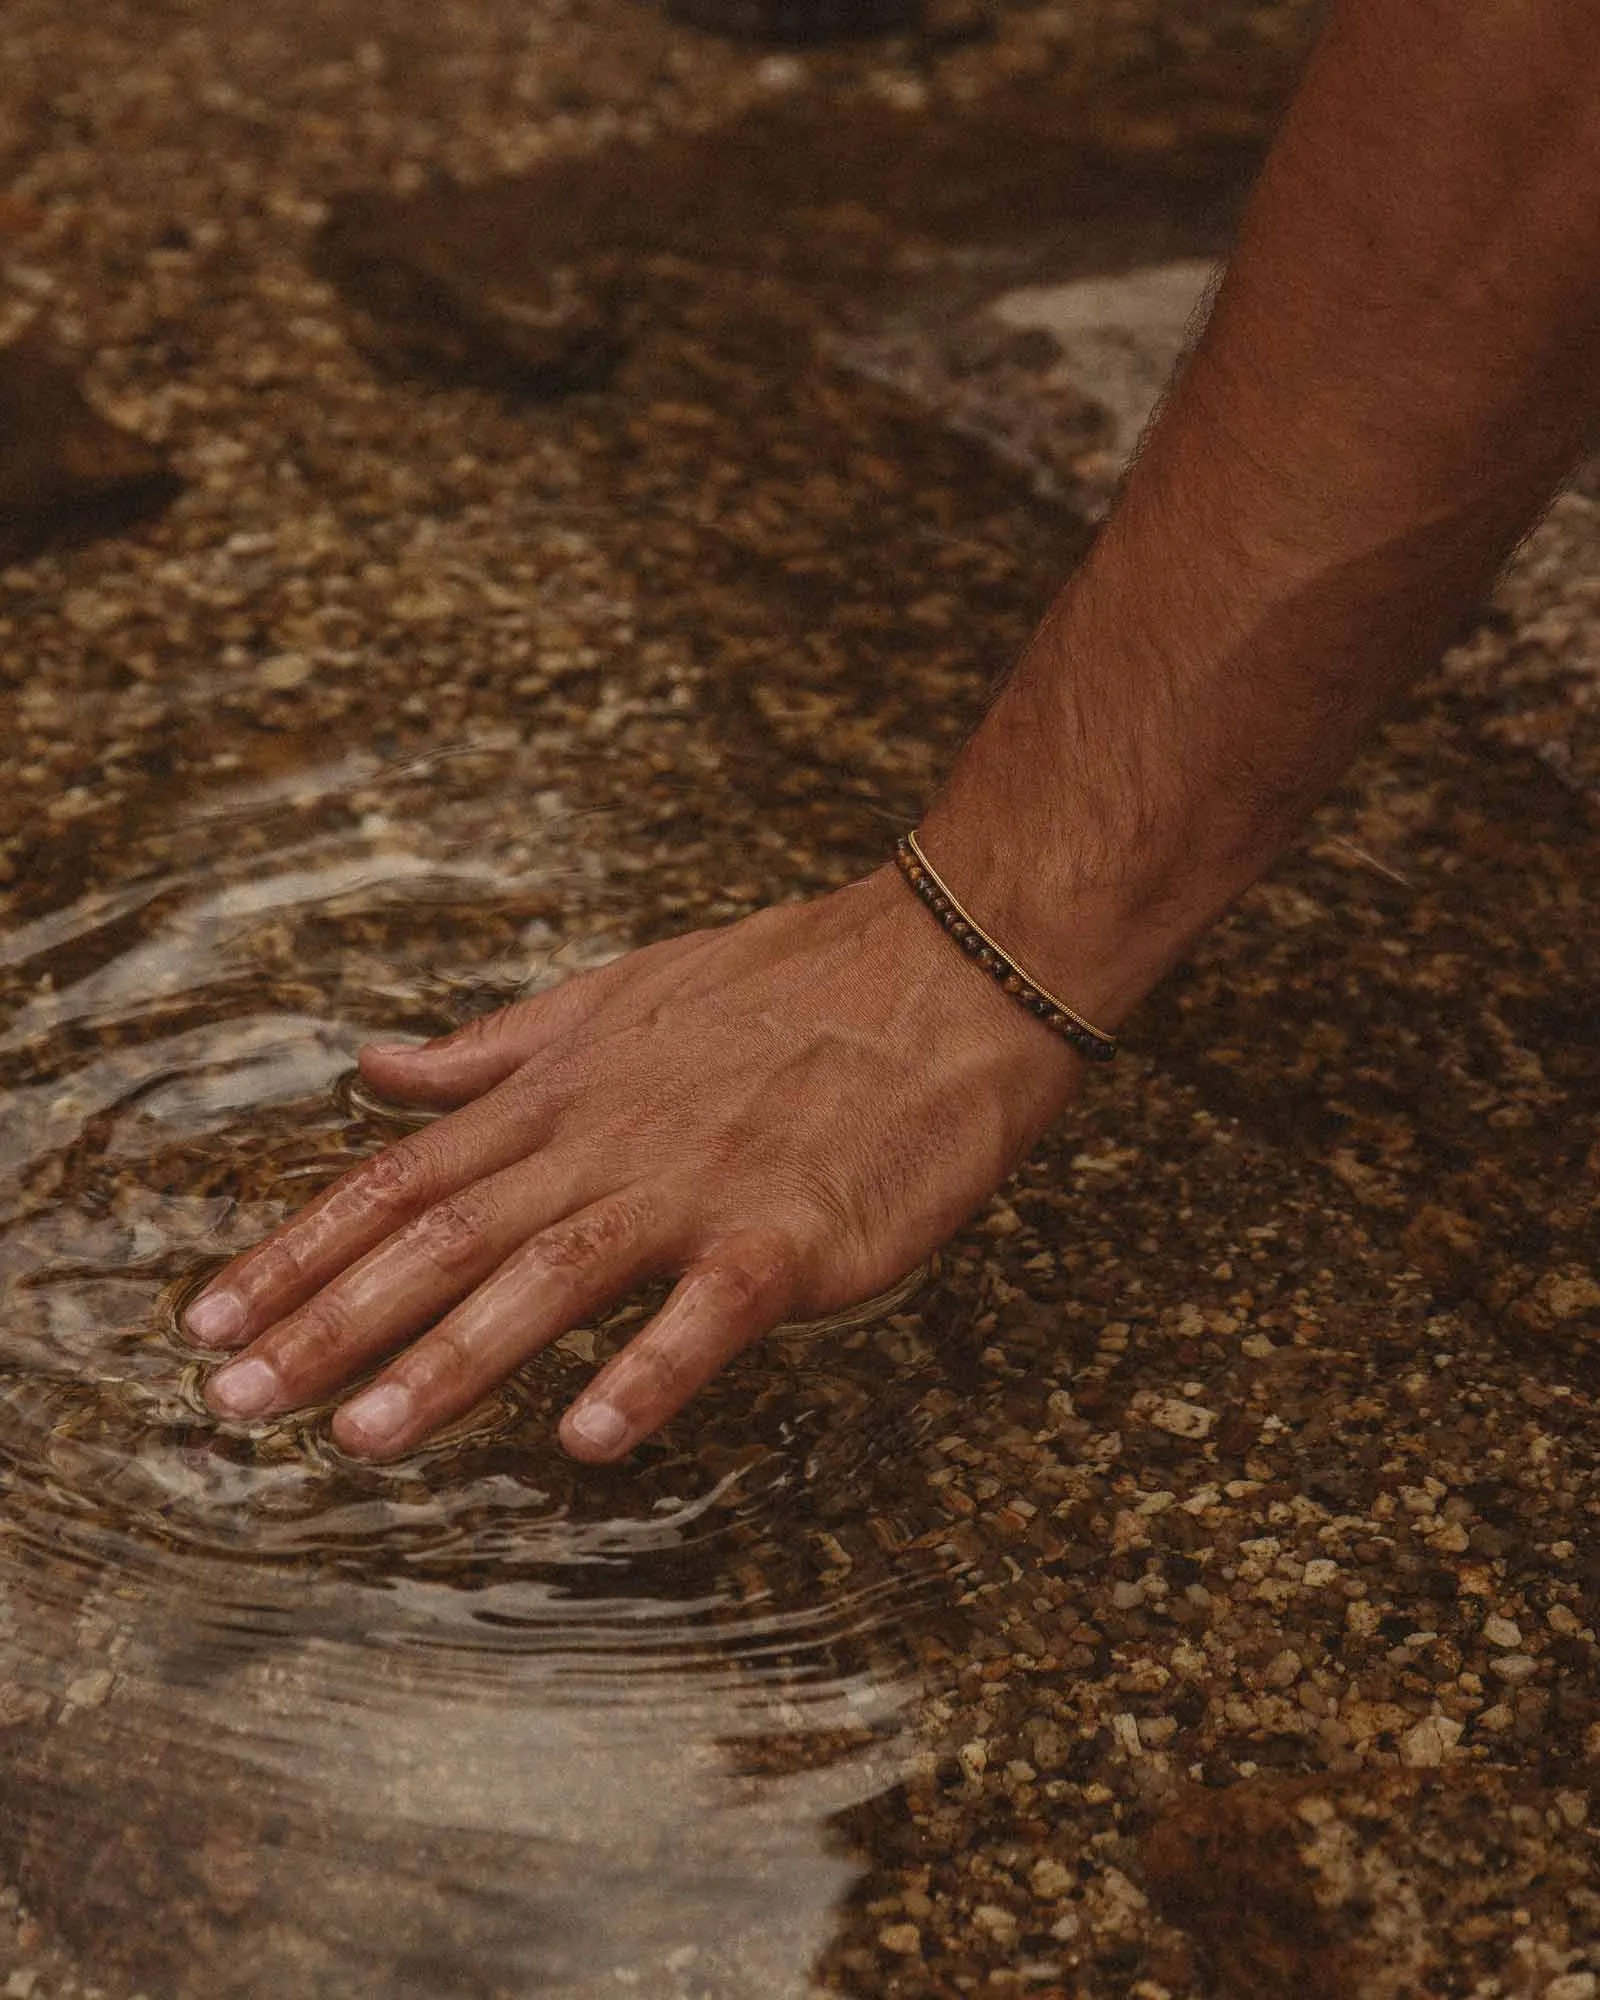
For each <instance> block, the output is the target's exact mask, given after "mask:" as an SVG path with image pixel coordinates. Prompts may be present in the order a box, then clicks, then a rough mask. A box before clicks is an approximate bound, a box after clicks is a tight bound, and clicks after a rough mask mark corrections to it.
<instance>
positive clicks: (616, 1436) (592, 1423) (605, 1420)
mask: <svg viewBox="0 0 1600 2000" xmlns="http://www.w3.org/2000/svg"><path fill="white" fill-rule="evenodd" d="M567 1422H568V1423H569V1424H570V1425H571V1427H572V1432H573V1435H574V1436H575V1437H580V1438H582V1439H583V1441H584V1443H585V1444H592V1445H593V1446H594V1448H595V1450H596V1451H615V1450H616V1448H617V1446H618V1445H619V1444H621V1442H622V1440H623V1439H624V1438H625V1437H626V1436H627V1435H628V1420H627V1418H626V1417H625V1416H624V1415H623V1414H622V1412H621V1411H620V1410H619V1409H618V1408H617V1406H616V1404H615V1403H580V1404H579V1406H578V1407H577V1409H575V1410H574V1411H573V1413H572V1415H571V1416H570V1417H569V1418H568V1419H567Z"/></svg>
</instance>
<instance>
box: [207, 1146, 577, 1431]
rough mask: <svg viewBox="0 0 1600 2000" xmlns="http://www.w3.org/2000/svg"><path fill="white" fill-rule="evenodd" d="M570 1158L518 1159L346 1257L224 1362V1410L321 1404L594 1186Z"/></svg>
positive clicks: (220, 1377)
mask: <svg viewBox="0 0 1600 2000" xmlns="http://www.w3.org/2000/svg"><path fill="white" fill-rule="evenodd" d="M575 1174H576V1170H575V1168H574V1166H573V1164H572V1163H571V1162H570V1161H563V1162H561V1163H557V1162H556V1161H555V1160H553V1159H550V1158H548V1157H546V1156H543V1155H540V1156H536V1157H535V1158H534V1159H533V1160H529V1161H520V1162H518V1163H517V1165H515V1166H513V1167H510V1168H507V1169H506V1170H505V1171H504V1172H502V1173H499V1174H494V1175H491V1176H490V1177H489V1178H487V1179H485V1180H482V1181H476V1182H474V1183H472V1184H471V1185H470V1186H468V1187H466V1188H462V1189H460V1190H458V1191H457V1192H456V1193H454V1194H450V1195H446V1196H445V1197H444V1199H443V1200H442V1201H437V1202H435V1203H433V1204H432V1206H430V1207H428V1208H425V1209H424V1210H423V1211H422V1213H421V1214H420V1215H418V1216H416V1217H415V1218H414V1219H413V1220H412V1221H410V1222H408V1223H406V1224H405V1225H404V1226H403V1227H402V1228H400V1229H398V1230H396V1231H395V1232H394V1233H393V1234H392V1235H391V1236H389V1237H387V1238H386V1239H385V1240H384V1241H383V1242H382V1243H380V1244H379V1245H378V1246H377V1248H376V1249H374V1250H370V1251H368V1252H367V1254H366V1255H365V1256H364V1257H362V1258H360V1259H359V1260H358V1261H357V1262H356V1263H355V1264H353V1265H350V1266H349V1267H347V1268H346V1269H344V1270H343V1271H341V1272H340V1273H339V1275H338V1276H337V1277H336V1278H334V1279H333V1281H332V1282H331V1283H329V1284H327V1285H325V1286H323V1288H322V1289H321V1290H320V1291H319V1292H317V1293H316V1294H315V1295H314V1296H313V1297H312V1298H311V1299H309V1300H308V1301H307V1302H306V1303H305V1304H304V1305H302V1306H301V1307H299V1308H298V1309H297V1310H296V1311H293V1312H291V1313H289V1314H288V1315H287V1316H286V1317H285V1318H283V1319H280V1320H278V1321H277V1322H276V1323H275V1324H273V1325H272V1326H270V1327H268V1328H267V1330H266V1331H265V1332H264V1333H262V1334H260V1335H259V1336H258V1337H257V1338H256V1339H255V1340H254V1341H253V1342H252V1343H251V1345H250V1347H249V1349H248V1351H247V1352H246V1353H245V1354H243V1355H241V1356H240V1357H239V1358H238V1359H237V1360H235V1361H232V1362H230V1363H229V1364H228V1366H227V1367H225V1368H222V1369H219V1370H218V1372H217V1373H216V1374H215V1375H214V1376H213V1377H212V1378H211V1381H210V1382H209V1383H208V1384H207V1388H206V1400H207V1402H208V1403H209V1404H210V1405H211V1407H212V1409H213V1410H215V1411H216V1412H217V1414H218V1415H219V1416H224V1417H259V1416H268V1415H274V1414H276V1413H277V1412H279V1411H282V1410H290V1409H296V1408H300V1407H303V1406H304V1405H305V1404H307V1403H315V1402H320V1401H321V1400H322V1399H323V1398H324V1397H325V1396H327V1395H329V1394H330V1393H331V1392H332V1391H334V1390H335V1389H337V1388H339V1387H340V1386H341V1385H342V1384H343V1383H345V1382H348V1381H349V1380H350V1379H351V1377H352V1376H354V1375H359V1374H361V1373H362V1372H363V1371H364V1370H365V1369H366V1368H368V1367H370V1366H371V1365H372V1363H373V1362H375V1361H377V1360H380V1359H381V1358H382V1357H383V1356H384V1355H386V1354H391V1353H393V1352H394V1350H395V1349H396V1348H397V1347H400V1346H401V1345H403V1343H404V1342H405V1341H407V1340H410V1339H412V1338H414V1337H415V1336H416V1335H417V1334H419V1333H421V1332H423V1331H424V1330H425V1329H426V1328H427V1327H429V1326H432V1325H433V1324H434V1323H435V1322H436V1321H438V1320H439V1319H440V1318H442V1317H443V1315H444V1314H446V1313H447V1312H449V1311H450V1310H451V1308H452V1307H454V1306H456V1305H458V1304H459V1303H460V1302H461V1300H462V1299H464V1298H466V1297H467V1296H468V1295H469V1294H470V1293H471V1292H472V1291H473V1290H474V1289H475V1288H476V1287H477V1286H478V1285H479V1284H481V1283H482V1282H483V1280H484V1279H485V1278H487V1277H489V1276H490V1275H491V1274H492V1273H493V1272H494V1271H495V1270H496V1269H497V1268H498V1267H499V1266H500V1265H501V1264H502V1263H503V1262H504V1261H505V1260H506V1258H507V1257H509V1256H510V1255H511V1254H512V1252H513V1251H514V1250H515V1249H516V1248H517V1247H518V1245H520V1244H522V1243H525V1242H526V1241H527V1240H528V1238H529V1237H530V1236H531V1235H534V1234H536V1233H537V1232H538V1231H540V1230H542V1229H544V1228H546V1227H547V1226H548V1225H549V1224H550V1223H552V1222H554V1221H556V1220H558V1219H559V1218H560V1217H561V1216H563V1215H567V1214H570V1213H571V1212H572V1211H573V1210H574V1209H577V1208H582V1207H583V1206H584V1205H586V1204H587V1202H588V1201H589V1200H590V1199H591V1198H592V1196H593V1193H594V1187H593V1184H592V1183H593V1176H592V1173H591V1174H584V1175H583V1176H582V1178H576V1177H575Z"/></svg>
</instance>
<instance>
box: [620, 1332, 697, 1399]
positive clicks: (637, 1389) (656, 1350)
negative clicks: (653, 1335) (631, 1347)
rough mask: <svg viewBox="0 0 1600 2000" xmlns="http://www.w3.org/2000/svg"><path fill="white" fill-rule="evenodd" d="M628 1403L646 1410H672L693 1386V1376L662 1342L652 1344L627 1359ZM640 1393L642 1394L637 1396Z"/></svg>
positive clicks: (694, 1384) (694, 1379) (689, 1393)
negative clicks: (630, 1402)
mask: <svg viewBox="0 0 1600 2000" xmlns="http://www.w3.org/2000/svg"><path fill="white" fill-rule="evenodd" d="M629 1360H630V1366H629V1369H628V1377H629V1380H628V1384H627V1387H628V1390H629V1392H630V1400H634V1401H637V1402H639V1403H642V1404H644V1405H645V1406H646V1407H649V1408H653V1409H660V1408H665V1407H668V1406H670V1407H672V1408H674V1409H675V1408H676V1407H677V1406H678V1405H679V1404H680V1403H682V1402H684V1401H686V1400H687V1399H688V1397H689V1396H690V1395H691V1394H692V1392H693V1390H694V1389H695V1387H696V1386H697V1381H696V1378H695V1377H694V1376H692V1375H691V1374H690V1372H689V1371H688V1370H687V1369H686V1368H685V1367H684V1366H683V1364H682V1362H681V1361H680V1360H679V1359H678V1356H677V1354H676V1353H675V1351H674V1350H673V1349H672V1348H670V1347H668V1346H667V1345H666V1344H665V1343H664V1342H658V1341H652V1342H648V1343H646V1344H645V1345H643V1346H641V1347H640V1348H639V1349H638V1351H637V1352H636V1353H634V1354H632V1355H630V1357H629ZM641 1392H642V1393H641Z"/></svg>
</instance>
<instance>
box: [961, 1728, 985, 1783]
mask: <svg viewBox="0 0 1600 2000" xmlns="http://www.w3.org/2000/svg"><path fill="white" fill-rule="evenodd" d="M956 1760H957V1762H958V1763H959V1764H960V1766H961V1772H962V1776H963V1777H964V1778H965V1779H966V1781H967V1783H968V1784H969V1785H975V1784H976V1783H977V1782H978V1780H979V1779H980V1778H981V1777H982V1776H983V1774H984V1772H985V1771H986V1770H988V1768H989V1746H988V1744H987V1743H985V1742H984V1740H983V1738H982V1737H981V1736H976V1737H974V1738H973V1740H972V1741H971V1742H970V1743H963V1744H962V1746H961V1748H960V1749H959V1750H958V1751H957V1752H956Z"/></svg>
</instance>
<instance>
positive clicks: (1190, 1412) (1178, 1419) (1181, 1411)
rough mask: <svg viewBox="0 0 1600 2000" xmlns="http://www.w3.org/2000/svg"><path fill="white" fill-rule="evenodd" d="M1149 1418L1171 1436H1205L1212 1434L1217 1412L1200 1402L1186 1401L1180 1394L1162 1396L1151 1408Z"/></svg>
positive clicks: (1155, 1426)
mask: <svg viewBox="0 0 1600 2000" xmlns="http://www.w3.org/2000/svg"><path fill="white" fill-rule="evenodd" d="M1149 1420H1150V1423H1151V1424H1152V1425H1153V1426H1154V1428H1155V1429H1156V1430H1158V1431H1165V1432H1166V1433H1167V1435H1168V1436H1169V1437H1179V1438H1203V1437H1207V1436H1209V1435H1210V1432H1211V1426H1212V1425H1213V1424H1214V1423H1215V1422H1216V1421H1217V1413H1216V1411H1215V1410H1208V1409H1205V1408H1204V1407H1203V1406H1202V1405H1201V1404H1199V1403H1186V1402H1184V1401H1183V1399H1182V1398H1181V1397H1179V1396H1162V1397H1161V1398H1160V1399H1159V1400H1158V1401H1157V1402H1156V1403H1155V1404H1154V1405H1153V1406H1152V1408H1151V1409H1150V1411H1149Z"/></svg>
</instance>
